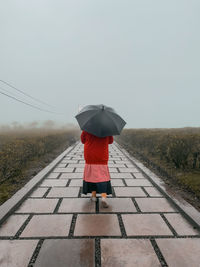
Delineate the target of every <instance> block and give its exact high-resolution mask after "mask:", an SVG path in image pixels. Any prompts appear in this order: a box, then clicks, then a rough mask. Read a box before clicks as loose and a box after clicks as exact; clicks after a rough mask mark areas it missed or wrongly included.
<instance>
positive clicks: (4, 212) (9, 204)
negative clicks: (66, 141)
mask: <svg viewBox="0 0 200 267" xmlns="http://www.w3.org/2000/svg"><path fill="white" fill-rule="evenodd" d="M78 143H79V141H77V142H75V143H74V144H73V145H71V146H69V147H68V148H67V149H66V150H65V151H63V152H62V153H61V154H60V155H59V156H58V157H56V158H55V159H54V160H53V161H52V162H51V163H50V164H48V165H47V166H46V167H45V168H44V169H42V170H41V171H40V172H39V173H38V174H36V175H35V176H34V177H33V178H32V179H31V180H30V181H29V182H28V183H26V184H25V185H24V186H23V187H22V188H21V189H19V190H18V191H17V192H16V193H15V194H14V195H13V196H12V197H11V198H9V199H8V200H7V201H5V202H4V203H3V204H2V205H1V206H0V225H1V224H2V223H3V222H4V221H5V220H6V219H7V218H8V216H10V215H11V213H13V211H14V210H15V209H17V208H18V207H19V206H20V205H21V203H22V202H23V201H24V199H25V198H26V197H27V196H28V195H29V194H30V193H32V192H33V190H34V189H35V187H36V186H37V185H38V184H39V183H40V182H41V181H42V180H43V179H44V178H45V177H46V176H47V175H48V174H49V173H50V172H51V171H52V169H53V168H54V167H55V166H56V165H57V164H58V163H59V162H60V161H61V160H62V159H63V158H64V157H65V156H66V155H67V154H68V153H69V152H70V151H71V150H72V149H73V148H74V147H75V146H76V145H77V144H78Z"/></svg>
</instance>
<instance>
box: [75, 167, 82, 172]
mask: <svg viewBox="0 0 200 267" xmlns="http://www.w3.org/2000/svg"><path fill="white" fill-rule="evenodd" d="M83 171H84V168H76V169H75V172H81V173H83Z"/></svg>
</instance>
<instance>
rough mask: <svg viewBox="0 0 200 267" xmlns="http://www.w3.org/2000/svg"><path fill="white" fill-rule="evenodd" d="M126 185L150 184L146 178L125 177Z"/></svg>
mask: <svg viewBox="0 0 200 267" xmlns="http://www.w3.org/2000/svg"><path fill="white" fill-rule="evenodd" d="M125 182H126V184H127V185H128V186H152V183H150V182H149V181H148V180H147V179H125Z"/></svg>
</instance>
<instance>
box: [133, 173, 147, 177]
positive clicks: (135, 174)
mask: <svg viewBox="0 0 200 267" xmlns="http://www.w3.org/2000/svg"><path fill="white" fill-rule="evenodd" d="M133 175H134V177H135V178H136V179H144V178H145V177H144V175H143V174H142V173H141V172H135V173H134V174H133Z"/></svg>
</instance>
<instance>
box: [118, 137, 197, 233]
mask: <svg viewBox="0 0 200 267" xmlns="http://www.w3.org/2000/svg"><path fill="white" fill-rule="evenodd" d="M115 145H116V147H117V148H118V149H119V150H120V151H121V152H122V153H123V154H124V155H125V156H126V157H127V158H128V159H129V160H130V161H131V163H133V164H134V165H135V166H136V167H137V168H138V169H139V170H140V171H141V173H143V174H144V175H145V176H146V177H148V179H149V180H150V181H151V182H152V184H153V185H154V186H155V187H156V188H157V189H158V190H159V191H160V192H161V193H162V194H163V195H164V196H165V197H166V198H167V200H169V202H171V203H172V204H173V205H174V206H175V207H176V208H177V209H178V210H179V211H180V212H181V214H182V215H183V216H184V217H185V218H186V219H187V220H188V221H189V222H190V223H191V224H192V225H193V226H194V227H195V228H197V229H198V230H200V213H199V211H198V210H196V209H195V208H194V207H193V206H192V205H191V204H190V203H188V202H187V201H186V200H184V199H183V198H182V197H180V196H179V197H178V199H177V198H175V196H172V195H170V194H169V193H168V192H167V190H166V188H165V186H164V181H163V180H162V179H161V178H159V177H158V176H157V175H156V174H155V173H154V172H152V171H151V170H150V169H148V168H147V167H145V166H144V164H143V163H141V162H140V161H139V160H137V159H136V158H135V157H133V156H131V155H130V154H129V153H128V152H127V151H126V150H125V149H124V148H123V147H122V146H121V145H120V144H118V143H117V142H116V141H115Z"/></svg>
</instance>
